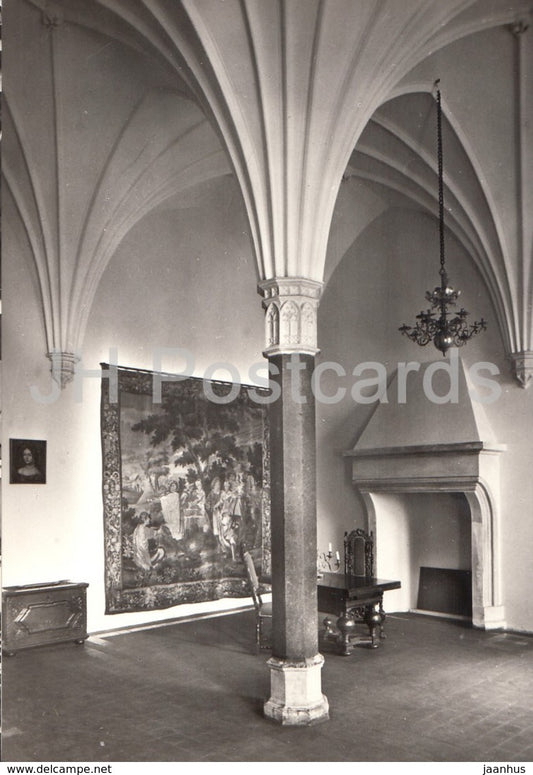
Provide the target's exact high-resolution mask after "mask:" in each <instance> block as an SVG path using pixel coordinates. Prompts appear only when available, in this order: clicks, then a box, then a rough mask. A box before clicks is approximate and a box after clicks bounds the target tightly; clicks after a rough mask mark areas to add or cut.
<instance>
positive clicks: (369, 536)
mask: <svg viewBox="0 0 533 775" xmlns="http://www.w3.org/2000/svg"><path fill="white" fill-rule="evenodd" d="M344 573H345V574H347V575H350V576H368V577H374V576H375V568H374V534H373V533H372V532H370V533H366V532H365V531H364V530H362V529H361V528H356V529H355V530H352V531H351V532H350V533H348V532H346V533H345V534H344ZM375 606H378V610H377V611H376V610H375ZM349 613H350V616H351V617H353V619H354V621H356V622H361V623H364V624H366V625H367V627H368V629H369V631H370V636H371V640H372V646H373V647H374V648H377V645H378V644H377V642H376V635H377V634H378V635H379V638H385V634H384V632H383V625H384V622H385V611H384V610H383V593H381V594H380V595H376V596H375V597H373V598H372V599H369V600H368V601H365V604H364V605H359V606H356V607H354V608H352V609H350V612H349Z"/></svg>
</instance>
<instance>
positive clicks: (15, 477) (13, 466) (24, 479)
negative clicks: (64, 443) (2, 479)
mask: <svg viewBox="0 0 533 775" xmlns="http://www.w3.org/2000/svg"><path fill="white" fill-rule="evenodd" d="M9 483H10V484H46V441H38V440H35V439H9Z"/></svg>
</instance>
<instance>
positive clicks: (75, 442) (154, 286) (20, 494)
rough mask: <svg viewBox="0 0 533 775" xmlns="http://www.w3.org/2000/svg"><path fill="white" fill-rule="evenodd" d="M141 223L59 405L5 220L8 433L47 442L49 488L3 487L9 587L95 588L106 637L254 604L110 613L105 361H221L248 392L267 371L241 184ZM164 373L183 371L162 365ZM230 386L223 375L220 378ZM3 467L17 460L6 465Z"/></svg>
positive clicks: (110, 279)
mask: <svg viewBox="0 0 533 775" xmlns="http://www.w3.org/2000/svg"><path fill="white" fill-rule="evenodd" d="M189 202H192V204H193V206H192V207H191V208H189V209H183V208H182V207H181V205H182V202H181V200H177V201H175V202H174V203H173V204H172V208H171V209H161V210H159V211H157V212H155V213H154V214H153V215H152V216H150V217H147V218H145V219H144V220H143V221H142V222H140V223H139V224H138V226H137V227H136V228H135V229H134V230H133V231H132V232H130V234H129V235H128V238H127V239H125V240H124V242H123V243H122V244H121V245H120V246H119V248H118V250H117V252H116V254H115V256H114V257H113V259H112V261H111V263H110V265H109V267H108V269H107V270H106V272H105V274H104V276H103V278H102V282H101V285H100V289H99V291H98V293H97V297H96V300H95V303H94V306H93V309H92V311H91V316H90V324H89V327H88V331H87V336H86V340H85V344H84V347H83V351H82V358H83V361H82V366H83V369H85V370H87V371H93V372H95V375H94V376H89V375H87V376H86V377H85V378H84V379H83V380H82V381H81V382H80V385H81V388H80V389H78V387H77V386H75V385H74V384H71V385H69V386H68V387H67V388H66V389H65V390H64V391H62V392H60V395H59V398H58V400H57V401H54V402H52V403H50V404H42V403H38V402H37V401H35V400H34V399H33V398H32V396H31V394H30V388H31V386H32V385H35V386H37V387H38V388H39V390H40V391H41V393H42V394H43V395H47V394H48V393H49V392H50V389H51V384H52V383H51V380H50V377H49V373H48V367H49V363H48V361H47V360H46V358H45V357H44V354H43V353H44V351H45V346H44V333H43V327H42V323H41V320H40V316H39V312H38V296H37V293H36V289H35V285H34V283H33V281H32V274H31V263H30V261H29V254H28V247H27V244H25V241H24V237H23V234H22V232H21V231H19V230H16V229H14V228H11V226H10V225H11V224H13V223H16V221H15V219H14V218H13V217H12V216H13V214H12V212H11V211H10V210H9V209H8V211H7V213H6V215H5V222H6V228H5V234H4V250H5V251H6V252H7V255H9V256H10V257H12V258H13V260H10V261H7V262H5V268H4V289H5V296H6V302H5V306H4V327H3V334H4V336H3V340H4V352H3V366H4V370H5V375H6V377H5V380H4V418H5V419H4V427H3V445H4V450H6V449H8V440H9V438H35V439H46V440H47V444H48V471H47V484H46V485H45V486H38V485H34V486H28V487H25V486H21V485H10V484H8V483H7V484H6V481H5V478H4V485H5V486H4V493H3V497H4V515H5V517H4V535H3V583H4V585H6V586H9V585H14V584H28V583H37V582H46V581H57V580H59V579H72V580H76V581H87V582H89V589H88V628H89V631H91V632H95V631H101V630H105V629H110V628H117V627H125V626H133V625H136V624H139V623H141V622H146V621H147V620H150V621H158V620H162V619H168V618H171V617H174V616H180V617H181V616H188V615H191V614H192V613H199V612H200V613H201V612H208V611H217V610H223V609H227V608H229V607H235V606H240V605H249V603H250V600H249V599H246V598H244V599H239V600H221V601H216V602H214V603H206V604H199V605H184V606H179V607H175V608H173V609H165V610H162V611H155V612H151V613H150V614H149V615H148V616H147V615H146V614H142V613H139V614H118V615H113V616H106V615H105V613H104V611H105V598H104V565H103V511H102V498H101V450H100V431H99V428H100V379H99V378H98V377H97V376H96V375H97V373H98V371H99V363H100V362H102V361H108V360H109V350H110V348H115V349H116V350H117V351H118V359H119V363H120V364H121V365H125V366H132V367H140V368H153V366H154V357H155V355H154V354H155V353H156V352H157V349H158V348H184V349H188V350H190V352H191V353H192V354H194V357H195V367H194V369H193V373H194V374H195V375H197V376H202V375H203V374H204V373H205V370H206V369H207V367H208V366H210V365H211V364H214V363H215V362H217V361H226V362H228V363H229V364H231V365H232V366H233V368H234V369H235V370H236V373H238V374H239V375H241V376H242V380H243V381H245V382H246V381H248V369H249V367H250V365H251V364H252V363H255V362H258V361H261V360H262V356H261V349H260V348H261V344H262V337H263V313H262V309H261V299H260V297H259V296H258V295H257V294H256V292H255V291H256V274H255V265H254V262H253V260H252V256H251V249H250V242H249V238H248V232H247V228H246V221H245V217H244V212H243V208H242V205H241V200H240V196H239V193H238V189H237V187H236V184H235V181H234V180H233V179H232V178H231V177H225V178H223V179H220V180H219V181H218V182H215V183H213V184H206V185H205V186H204V187H201V188H199V189H198V190H197V191H196V192H195V195H194V196H193V197H190V199H189ZM162 367H163V369H164V370H173V369H177V370H179V369H181V368H182V367H183V363H182V361H180V359H179V358H177V357H173V356H172V353H171V352H168V353H166V354H163V364H162ZM217 376H219V377H220V378H222V379H227V378H228V376H229V375H228V373H224V371H220V372H219V373H218V375H217ZM4 465H5V466H7V465H8V461H6V462H5V464H4Z"/></svg>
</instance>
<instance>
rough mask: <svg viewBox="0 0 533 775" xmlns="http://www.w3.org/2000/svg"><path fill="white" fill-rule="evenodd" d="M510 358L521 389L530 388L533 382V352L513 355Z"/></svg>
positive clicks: (524, 351) (523, 351) (525, 351)
mask: <svg viewBox="0 0 533 775" xmlns="http://www.w3.org/2000/svg"><path fill="white" fill-rule="evenodd" d="M509 358H510V359H511V362H512V364H513V371H514V375H515V377H516V379H517V380H518V383H519V385H520V387H523V388H528V387H529V386H530V384H531V382H532V380H533V350H520V352H516V353H511V354H510V356H509Z"/></svg>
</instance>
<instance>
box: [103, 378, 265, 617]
mask: <svg viewBox="0 0 533 775" xmlns="http://www.w3.org/2000/svg"><path fill="white" fill-rule="evenodd" d="M102 366H103V377H104V378H103V379H102V414H101V430H102V460H103V505H104V541H105V547H104V550H105V582H106V613H122V612H124V611H141V610H152V609H157V608H167V607H170V606H174V605H179V604H182V603H197V602H203V601H208V600H216V599H219V598H222V597H244V596H246V597H247V596H249V595H250V592H249V588H248V585H247V576H246V568H245V565H244V562H243V559H242V556H241V550H242V548H243V546H245V547H246V549H247V550H248V551H249V553H250V554H251V555H252V557H253V559H254V563H255V565H256V567H257V568H258V570H259V572H260V573H261V572H262V573H268V572H269V571H270V494H269V487H270V475H269V454H268V446H269V445H268V427H267V422H266V407H265V406H264V405H262V404H261V403H257V402H256V401H254V400H252V398H251V395H250V386H245V385H233V384H231V383H225V382H213V381H209V382H207V383H206V382H205V381H204V380H201V379H198V378H195V377H188V378H185V379H180V380H179V381H177V382H172V381H169V382H165V383H164V384H163V386H162V393H161V400H160V401H158V402H156V401H155V400H154V398H153V395H152V394H153V383H154V374H153V373H152V372H146V371H142V370H135V369H126V368H123V367H119V368H118V377H117V379H118V401H116V399H115V400H113V399H112V396H111V395H110V388H109V382H110V379H109V378H108V377H107V376H106V375H107V374H108V371H107V366H106V365H105V364H103V365H102ZM206 390H207V394H206ZM257 392H264V391H261V389H257ZM230 393H231V394H232V396H233V397H232V398H231V401H226V400H225V398H224V397H225V396H227V395H228V394H230ZM218 394H220V396H219V399H217V396H218ZM208 396H209V397H208Z"/></svg>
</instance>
